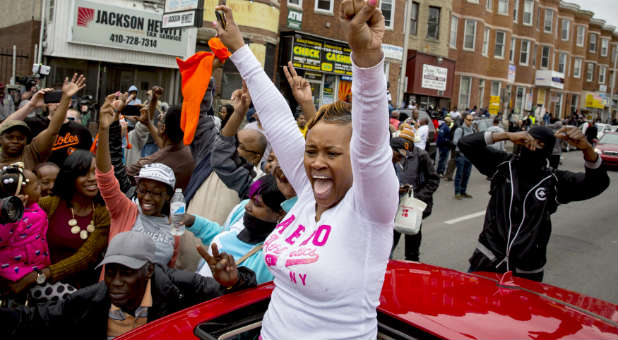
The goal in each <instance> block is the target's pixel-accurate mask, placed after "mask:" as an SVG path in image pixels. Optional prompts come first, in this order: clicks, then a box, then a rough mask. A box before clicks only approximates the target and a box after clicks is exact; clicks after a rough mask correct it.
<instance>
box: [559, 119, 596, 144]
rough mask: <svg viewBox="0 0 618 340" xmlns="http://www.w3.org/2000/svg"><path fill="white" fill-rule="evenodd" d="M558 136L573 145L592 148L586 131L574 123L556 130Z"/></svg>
mask: <svg viewBox="0 0 618 340" xmlns="http://www.w3.org/2000/svg"><path fill="white" fill-rule="evenodd" d="M555 136H556V138H558V139H562V140H563V141H566V142H567V143H569V144H571V145H572V146H574V147H576V148H578V149H581V150H585V149H587V148H591V147H592V145H590V143H588V140H587V139H586V136H584V133H583V132H582V131H581V130H580V129H579V128H578V127H577V126H572V125H567V126H563V127H562V128H560V130H558V131H556V134H555Z"/></svg>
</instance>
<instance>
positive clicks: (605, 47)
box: [601, 39, 609, 57]
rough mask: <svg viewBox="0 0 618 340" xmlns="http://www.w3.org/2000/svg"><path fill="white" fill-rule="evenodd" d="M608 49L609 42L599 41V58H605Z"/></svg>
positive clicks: (605, 40)
mask: <svg viewBox="0 0 618 340" xmlns="http://www.w3.org/2000/svg"><path fill="white" fill-rule="evenodd" d="M608 48H609V40H607V39H601V57H607V50H608Z"/></svg>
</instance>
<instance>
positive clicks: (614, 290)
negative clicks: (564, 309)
mask: <svg viewBox="0 0 618 340" xmlns="http://www.w3.org/2000/svg"><path fill="white" fill-rule="evenodd" d="M563 156H564V159H563V160H562V165H561V166H560V167H561V168H562V169H567V170H571V171H583V169H584V161H583V158H582V153H581V152H579V151H572V152H570V153H568V154H567V153H563ZM609 175H610V179H611V184H610V186H609V188H608V189H607V190H605V192H603V193H602V194H601V195H600V196H598V197H595V198H593V199H590V200H587V201H583V202H574V203H570V204H567V205H563V206H560V207H559V208H558V211H557V212H556V213H555V214H553V215H552V225H553V231H552V235H551V238H550V241H549V245H548V253H547V258H548V263H547V265H546V266H545V277H544V279H543V282H545V283H548V284H552V285H555V286H558V287H561V288H565V289H568V290H572V291H576V292H579V293H583V294H586V295H590V296H594V297H598V298H601V299H604V300H607V301H610V302H613V303H617V304H618V244H617V240H618V173H617V172H616V171H610V173H609ZM488 190H489V182H488V181H487V180H486V179H485V177H484V176H482V175H481V174H480V173H479V172H478V171H477V170H476V169H474V167H473V170H472V175H471V177H470V183H469V185H468V193H469V194H471V195H472V196H473V198H472V199H465V200H461V201H458V200H455V199H454V189H453V182H446V181H441V182H440V187H439V188H438V191H437V192H436V193H435V194H434V208H433V213H432V215H431V216H429V217H428V218H427V219H426V220H425V221H424V222H423V240H422V244H421V255H420V260H421V262H425V263H430V264H434V265H438V266H442V267H447V268H453V269H456V270H460V271H467V269H468V258H469V257H470V256H471V255H472V252H473V250H474V248H475V247H476V243H477V237H478V234H479V233H480V232H481V229H482V225H483V216H484V211H485V208H486V206H487V202H488V200H489V194H488ZM403 244H404V242H403V237H402V239H401V240H400V241H399V244H398V245H397V248H396V250H395V258H397V259H403Z"/></svg>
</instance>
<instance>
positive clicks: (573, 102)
mask: <svg viewBox="0 0 618 340" xmlns="http://www.w3.org/2000/svg"><path fill="white" fill-rule="evenodd" d="M578 104H579V96H578V95H576V94H573V95H571V113H575V112H577V105H578Z"/></svg>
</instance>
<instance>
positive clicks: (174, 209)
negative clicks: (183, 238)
mask: <svg viewBox="0 0 618 340" xmlns="http://www.w3.org/2000/svg"><path fill="white" fill-rule="evenodd" d="M186 207H187V204H186V203H185V196H184V195H183V194H182V189H176V192H175V193H174V196H172V200H171V202H170V217H171V218H172V230H171V232H172V235H174V236H180V235H182V234H184V233H185V225H184V224H183V223H182V220H183V218H184V216H185V210H186Z"/></svg>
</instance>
